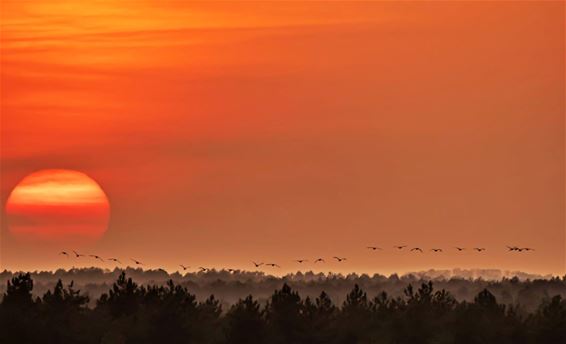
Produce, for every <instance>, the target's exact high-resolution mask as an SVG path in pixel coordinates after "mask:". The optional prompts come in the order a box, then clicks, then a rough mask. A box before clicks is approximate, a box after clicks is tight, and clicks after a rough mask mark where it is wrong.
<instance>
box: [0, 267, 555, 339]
mask: <svg viewBox="0 0 566 344" xmlns="http://www.w3.org/2000/svg"><path fill="white" fill-rule="evenodd" d="M83 272H84V271H83ZM137 272H138V273H141V274H142V276H145V277H147V278H149V277H150V276H151V278H154V279H155V280H158V278H156V277H159V276H160V275H159V273H160V272H159V271H153V272H142V271H137ZM58 273H62V272H58ZM70 273H72V272H70ZM75 273H77V274H76V275H75V277H78V276H80V275H81V273H78V272H75ZM89 273H92V274H95V275H96V274H97V273H98V272H94V271H90V272H89ZM116 273H117V276H115V277H116V279H115V280H114V281H113V282H112V283H110V284H106V282H101V281H94V282H93V284H92V285H96V284H95V283H99V285H104V286H105V290H104V292H103V293H101V295H100V296H99V297H97V298H96V299H94V298H92V296H89V295H88V294H87V293H86V292H85V291H84V290H81V289H80V288H79V287H78V286H77V284H75V283H74V282H63V281H62V280H60V279H58V280H57V281H56V282H55V284H54V285H53V286H52V287H51V288H49V289H48V290H46V291H45V292H44V293H42V294H41V295H38V291H37V290H36V281H35V280H34V278H33V277H32V274H30V273H25V274H24V273H21V274H16V275H12V276H11V277H10V278H9V280H8V281H7V282H6V287H5V292H4V293H3V297H2V302H1V303H0V343H219V344H220V343H260V344H261V343H270V344H271V343H275V344H277V343H281V344H287V343H305V344H307V343H309V344H312V343H314V344H316V343H329V344H332V343H340V344H342V343H344V344H351V343H514V344H515V343H547V344H553V343H557V344H558V343H565V342H566V331H565V330H564V329H565V328H566V300H565V299H564V296H563V295H564V291H565V290H566V276H564V277H562V278H558V277H555V278H552V279H544V280H543V279H540V280H533V281H531V280H525V281H521V280H519V279H518V278H511V279H508V278H505V279H503V280H501V281H491V282H488V281H485V280H464V279H450V280H441V279H438V280H435V281H430V280H428V281H425V280H424V279H418V281H417V278H416V277H414V276H413V277H410V276H407V277H402V278H399V277H397V276H391V277H389V278H385V277H383V276H374V277H372V278H370V277H368V276H325V277H324V278H322V279H321V278H319V277H316V275H314V274H313V275H309V274H306V275H304V274H301V275H291V276H286V277H285V278H274V277H269V276H263V275H261V274H259V275H254V273H237V272H236V273H235V274H234V275H235V276H232V277H233V278H234V279H233V280H222V279H220V277H221V276H222V275H223V273H224V272H222V271H221V272H217V271H212V272H209V273H206V274H197V275H195V276H189V277H191V278H193V277H194V278H195V279H196V281H191V280H185V281H184V282H182V283H180V282H175V281H174V280H173V279H168V280H166V281H165V282H164V283H143V284H140V283H138V282H136V281H135V279H134V278H132V277H130V276H129V275H127V273H126V272H124V271H116ZM162 273H164V272H162ZM151 274H158V275H156V276H153V275H151ZM246 274H249V275H248V276H247V277H245V276H246ZM6 275H8V273H4V274H3V275H2V277H3V278H5V277H6ZM56 275H57V273H55V274H54V275H51V276H50V279H51V278H53V277H54V276H56ZM107 275H112V276H113V274H107V273H102V274H100V275H99V276H101V277H104V278H106V277H107ZM39 276H40V274H35V277H39ZM254 276H255V277H254ZM45 277H46V276H43V278H44V280H43V283H46V282H45ZM183 278H187V279H188V277H187V276H185V277H183ZM246 278H247V279H246ZM40 279H41V278H40ZM50 279H48V280H49V281H50ZM242 279H245V280H244V281H242ZM82 283H83V284H84V283H85V281H82ZM199 283H200V284H199ZM84 285H85V286H86V284H84ZM444 286H447V287H450V288H451V289H453V290H456V291H458V290H459V291H460V294H462V295H463V296H464V297H460V298H457V297H455V296H454V295H453V294H452V292H450V291H449V290H448V289H445V288H444ZM207 287H209V288H211V289H210V290H209V294H208V296H204V292H205V290H206V288H207ZM270 287H271V288H272V289H271V291H270V292H269V294H267V295H265V296H262V297H258V296H256V294H257V293H258V292H267V289H268V288H270ZM193 288H194V289H197V288H198V290H199V292H201V293H203V294H202V295H201V296H199V297H197V295H196V294H195V293H194V292H193ZM213 288H216V290H224V291H225V292H227V291H229V290H236V292H235V293H234V294H233V295H232V297H235V296H236V294H244V295H245V296H243V297H239V298H238V299H237V300H236V301H234V302H232V304H231V305H227V304H226V302H224V303H223V302H221V299H222V298H221V297H219V296H218V295H215V294H213V293H211V291H212V290H213ZM386 288H391V289H392V290H394V293H390V292H388V291H387V290H386ZM321 289H322V290H323V291H320V292H319V291H318V290H321ZM324 289H328V290H332V292H333V293H339V292H342V290H346V291H345V292H344V294H343V295H341V296H342V297H341V299H342V300H343V301H338V299H337V298H334V297H333V296H331V295H330V294H329V293H327V292H325V291H324ZM299 290H301V291H299ZM303 290H304V293H303V292H302V291H303ZM398 291H400V292H398ZM310 294H313V295H312V296H311V295H310ZM499 294H501V295H508V298H510V300H511V301H512V303H507V302H506V301H505V300H502V299H499V298H498V297H497V295H499ZM470 295H473V296H472V297H471V299H469V300H467V298H469V297H470ZM514 297H516V299H513V298H514ZM534 299H536V300H540V302H539V303H538V304H536V305H535V304H534V301H532V300H534ZM526 300H531V301H530V302H528V305H527V304H523V303H522V301H526ZM224 301H225V300H224ZM89 305H90V307H89Z"/></svg>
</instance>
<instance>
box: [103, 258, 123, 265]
mask: <svg viewBox="0 0 566 344" xmlns="http://www.w3.org/2000/svg"><path fill="white" fill-rule="evenodd" d="M106 259H108V260H111V261H113V262H115V263H118V264H122V262H121V261H120V260H119V259H118V258H106Z"/></svg>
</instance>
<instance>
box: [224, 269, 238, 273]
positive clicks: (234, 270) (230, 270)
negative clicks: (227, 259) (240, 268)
mask: <svg viewBox="0 0 566 344" xmlns="http://www.w3.org/2000/svg"><path fill="white" fill-rule="evenodd" d="M226 271H228V272H230V273H232V272H236V269H227V270H226Z"/></svg>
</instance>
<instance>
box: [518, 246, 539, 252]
mask: <svg viewBox="0 0 566 344" xmlns="http://www.w3.org/2000/svg"><path fill="white" fill-rule="evenodd" d="M534 250H535V249H534V248H530V247H523V248H520V249H519V251H534Z"/></svg>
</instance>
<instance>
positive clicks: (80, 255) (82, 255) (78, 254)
mask: <svg viewBox="0 0 566 344" xmlns="http://www.w3.org/2000/svg"><path fill="white" fill-rule="evenodd" d="M73 253H74V254H75V258H79V257H84V256H85V255H84V254H80V253H78V252H77V251H75V250H73Z"/></svg>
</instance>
